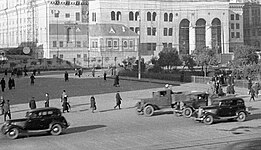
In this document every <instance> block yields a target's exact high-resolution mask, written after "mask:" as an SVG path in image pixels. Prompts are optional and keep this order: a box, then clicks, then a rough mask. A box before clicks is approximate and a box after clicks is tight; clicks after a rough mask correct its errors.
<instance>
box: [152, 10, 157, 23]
mask: <svg viewBox="0 0 261 150" xmlns="http://www.w3.org/2000/svg"><path fill="white" fill-rule="evenodd" d="M156 16H157V14H156V12H153V14H152V21H156Z"/></svg>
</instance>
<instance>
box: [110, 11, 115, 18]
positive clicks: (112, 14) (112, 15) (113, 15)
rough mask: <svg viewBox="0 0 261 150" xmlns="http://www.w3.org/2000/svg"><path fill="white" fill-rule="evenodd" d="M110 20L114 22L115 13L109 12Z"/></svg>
mask: <svg viewBox="0 0 261 150" xmlns="http://www.w3.org/2000/svg"><path fill="white" fill-rule="evenodd" d="M111 20H115V12H114V11H112V12H111Z"/></svg>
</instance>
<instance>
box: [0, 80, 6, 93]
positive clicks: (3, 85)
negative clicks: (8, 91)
mask: <svg viewBox="0 0 261 150" xmlns="http://www.w3.org/2000/svg"><path fill="white" fill-rule="evenodd" d="M0 84H1V88H2V92H4V91H5V79H4V78H2V80H1V82H0Z"/></svg>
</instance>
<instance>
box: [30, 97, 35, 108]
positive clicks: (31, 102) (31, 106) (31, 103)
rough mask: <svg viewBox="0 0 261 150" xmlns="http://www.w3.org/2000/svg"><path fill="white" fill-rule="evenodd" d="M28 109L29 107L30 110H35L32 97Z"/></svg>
mask: <svg viewBox="0 0 261 150" xmlns="http://www.w3.org/2000/svg"><path fill="white" fill-rule="evenodd" d="M29 107H30V109H35V108H36V103H35V100H34V97H32V99H31V100H30V101H29Z"/></svg>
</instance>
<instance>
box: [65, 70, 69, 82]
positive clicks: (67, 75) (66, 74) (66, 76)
mask: <svg viewBox="0 0 261 150" xmlns="http://www.w3.org/2000/svg"><path fill="white" fill-rule="evenodd" d="M64 81H65V82H66V81H69V74H68V72H67V71H65V73H64Z"/></svg>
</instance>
